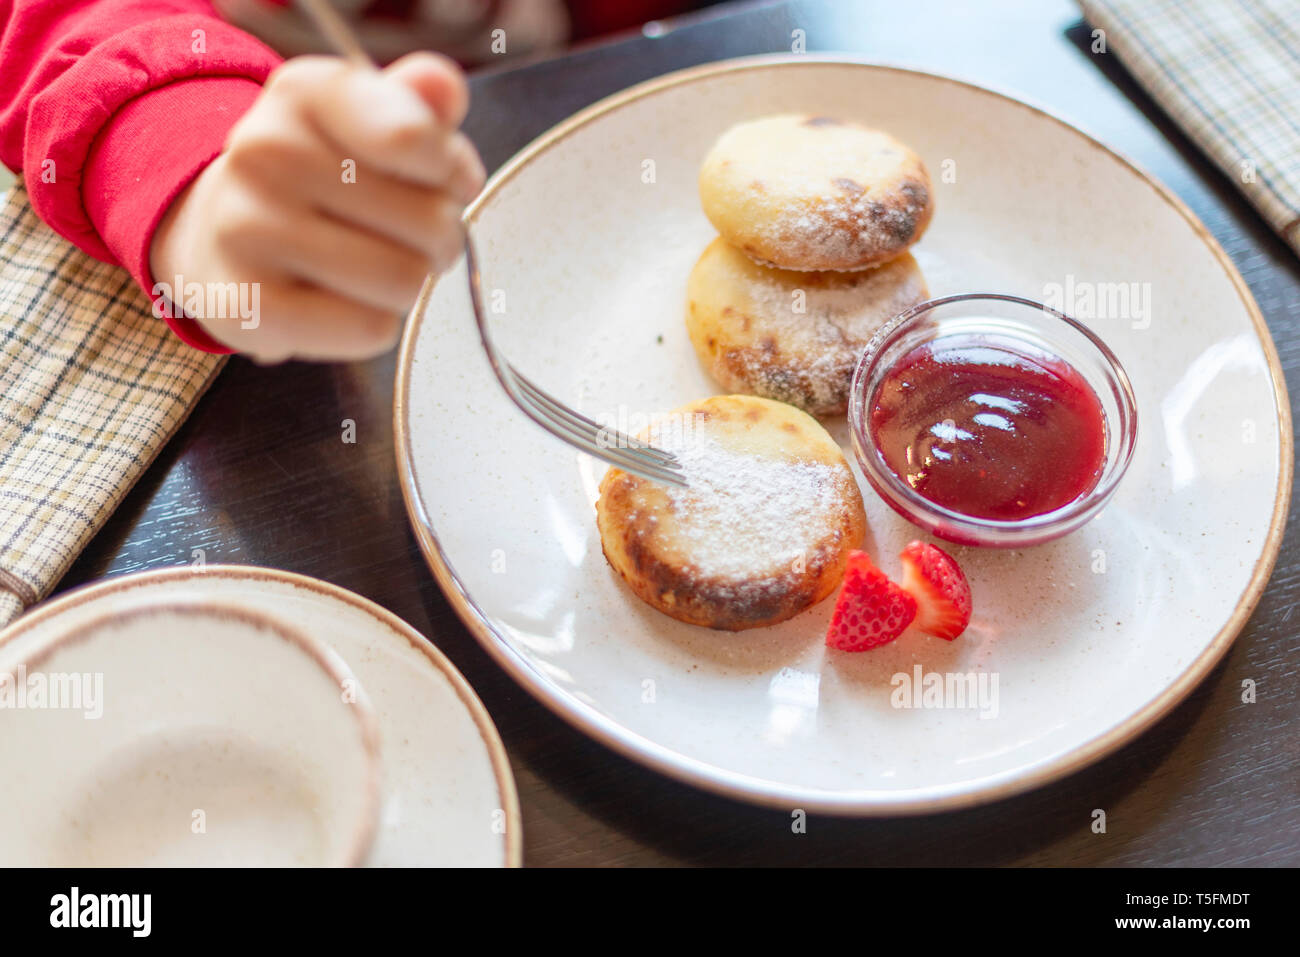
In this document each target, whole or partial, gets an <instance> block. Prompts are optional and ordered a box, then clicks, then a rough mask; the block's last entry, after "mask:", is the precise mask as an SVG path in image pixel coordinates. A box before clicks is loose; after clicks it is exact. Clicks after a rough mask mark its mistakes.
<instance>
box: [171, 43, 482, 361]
mask: <svg viewBox="0 0 1300 957" xmlns="http://www.w3.org/2000/svg"><path fill="white" fill-rule="evenodd" d="M467 105H468V92H467V90H466V87H465V81H464V78H463V77H462V75H461V73H460V71H459V70H458V69H457V68H456V67H455V66H454V65H453V64H452V63H451V62H450V61H449V60H445V59H444V58H442V57H438V56H435V55H433V54H424V53H421V54H413V55H411V56H408V57H404V58H403V59H401V60H398V61H397V62H396V63H394V64H393V65H392V66H390V67H388V68H387V69H386V70H384V71H383V72H382V73H380V72H375V71H374V70H367V69H364V68H360V67H355V66H351V65H349V64H347V63H345V62H344V61H342V60H338V59H333V58H328V57H300V58H297V59H294V60H290V61H288V62H287V63H285V64H284V65H283V66H282V67H280V68H279V69H278V70H276V71H275V72H274V73H273V74H272V75H271V77H270V79H269V80H268V81H267V84H266V87H265V89H264V90H263V91H262V93H261V95H260V96H259V97H258V99H257V102H256V103H254V105H253V107H252V109H250V110H249V111H248V113H247V114H246V115H245V116H244V117H243V118H242V119H241V120H240V121H239V122H238V123H237V124H236V125H235V127H234V128H233V129H232V130H231V133H230V137H229V139H228V140H227V143H226V148H225V151H224V152H223V153H222V154H221V155H220V156H218V157H217V158H216V159H215V160H214V161H213V162H212V164H211V165H210V166H208V168H207V169H205V170H204V171H203V172H202V173H201V174H200V175H199V176H198V177H197V178H196V179H195V180H194V182H193V183H192V184H191V185H190V187H189V188H188V189H187V190H186V191H185V192H184V193H182V194H181V196H180V197H179V198H178V199H177V201H176V202H175V203H173V204H172V206H171V208H170V209H169V210H168V212H167V214H166V216H165V217H164V219H163V221H162V223H161V225H160V226H159V228H158V231H157V232H156V233H155V234H154V238H153V245H152V247H151V256H150V264H151V267H152V270H153V274H154V278H155V279H156V280H157V281H158V282H160V283H173V282H174V277H176V276H183V277H184V281H185V283H186V285H188V284H189V283H191V282H198V283H203V284H209V283H214V284H215V283H220V284H225V283H231V282H235V283H258V284H260V285H259V287H258V290H257V293H258V297H257V301H258V303H259V305H260V310H259V311H260V314H259V315H258V316H257V317H255V319H241V317H240V315H239V310H238V309H227V310H225V311H226V312H227V313H228V314H229V315H228V317H227V318H222V317H215V316H202V317H200V316H197V315H195V316H194V318H195V319H196V320H197V321H198V323H199V324H200V325H201V326H202V327H203V329H204V330H206V331H207V333H208V334H209V335H211V336H212V337H213V338H215V339H216V340H217V341H219V342H221V343H223V344H224V345H226V346H228V347H230V348H232V349H236V350H238V351H240V352H244V353H247V354H248V355H251V356H252V357H254V358H256V359H259V360H261V361H267V362H275V361H279V360H283V359H288V358H291V357H292V358H302V359H361V358H367V357H369V356H374V355H377V354H379V353H381V352H384V351H386V350H387V349H389V348H391V347H392V346H393V344H394V343H395V342H396V341H397V338H398V335H399V334H400V332H401V325H402V319H403V317H404V314H405V313H406V311H407V310H408V309H409V308H410V307H411V305H412V304H413V303H414V302H415V299H416V296H417V295H418V294H419V290H420V286H421V284H422V283H423V281H424V278H425V275H426V274H427V273H429V272H439V271H441V270H443V269H446V268H447V267H448V266H449V265H451V263H453V262H454V261H455V259H456V257H457V256H458V255H459V252H460V248H461V234H460V226H459V222H458V221H459V219H460V214H461V209H462V207H463V206H464V204H466V203H468V202H469V201H470V200H471V199H472V198H473V197H474V195H475V194H476V193H477V192H478V191H479V189H480V188H481V187H482V185H483V166H482V164H481V163H480V162H479V158H478V154H477V153H476V152H475V151H474V147H473V145H472V144H471V143H470V141H469V140H468V139H467V138H466V137H465V135H464V134H463V133H460V132H456V128H457V127H458V126H459V125H460V122H461V120H462V119H464V116H465V110H466V108H467ZM176 298H179V296H177V297H176ZM250 300H251V295H249V294H246V295H245V300H244V301H245V302H248V301H250ZM190 312H191V314H193V310H191V311H190Z"/></svg>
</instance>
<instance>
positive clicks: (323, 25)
mask: <svg viewBox="0 0 1300 957" xmlns="http://www.w3.org/2000/svg"><path fill="white" fill-rule="evenodd" d="M298 5H299V6H300V7H301V8H302V10H303V12H304V13H305V14H306V15H307V17H308V19H310V20H311V21H312V23H314V24H315V26H316V29H317V30H319V31H320V33H321V35H322V36H323V37H324V38H325V39H326V40H328V41H329V43H330V45H331V46H333V47H334V49H335V50H337V51H338V52H339V53H340V54H341V55H342V56H344V57H345V58H347V59H348V60H350V61H352V62H353V63H355V64H357V65H359V66H366V67H369V68H371V69H378V66H377V64H376V63H375V62H374V60H372V59H371V57H370V54H368V53H367V52H366V50H365V48H364V47H363V46H362V45H361V41H360V40H358V39H357V35H356V34H355V33H354V32H353V31H352V28H351V27H350V26H348V24H347V21H346V20H344V19H343V17H341V16H340V15H339V13H338V11H337V10H335V9H334V7H333V6H331V5H330V3H329V0H298ZM461 230H462V232H463V234H464V240H465V269H466V272H467V273H468V274H469V293H470V301H471V303H472V304H473V306H474V320H475V322H476V323H477V324H478V332H479V338H480V339H481V340H482V341H483V351H484V352H486V353H487V358H488V364H489V365H491V366H492V372H493V374H495V375H496V377H497V381H498V382H500V383H501V387H502V388H503V389H505V391H506V395H508V396H509V397H510V401H511V402H513V403H514V404H515V405H516V406H518V407H519V410H520V411H521V412H523V413H524V415H526V416H528V418H530V419H532V420H533V421H534V422H536V423H537V424H538V425H540V426H541V427H542V428H544V429H545V430H546V431H547V432H550V433H551V435H553V436H555V437H556V438H558V439H560V440H562V441H564V442H567V443H568V444H569V445H571V446H573V447H574V448H576V449H578V450H580V451H582V452H586V453H587V454H589V455H594V456H595V457H596V458H598V459H601V460H603V461H605V462H608V463H609V464H610V465H614V466H617V467H618V468H620V469H623V470H624V471H626V472H633V473H635V474H637V475H641V476H643V477H645V478H648V479H650V480H652V481H655V482H662V483H665V484H668V485H678V486H685V485H686V481H685V479H684V478H683V477H682V473H681V466H680V464H679V463H678V461H677V458H676V457H675V456H674V455H672V453H670V452H665V451H663V450H662V449H657V448H655V447H654V446H652V445H649V444H647V443H645V442H642V441H641V440H640V439H637V438H634V437H633V436H630V435H626V434H624V433H622V432H619V431H618V430H616V429H611V428H608V427H606V426H602V425H600V424H599V423H597V422H595V421H593V420H591V419H589V418H588V417H587V416H585V415H583V414H581V413H580V412H576V411H574V410H573V409H571V408H569V407H568V406H567V405H565V404H564V403H563V402H561V401H559V400H558V399H556V398H554V397H553V396H551V395H550V394H549V393H547V392H546V391H544V390H543V389H541V388H540V387H539V386H537V385H534V384H533V383H532V382H530V381H529V380H528V379H527V378H526V377H525V376H524V375H523V374H521V373H520V372H519V371H518V370H516V369H515V368H514V366H512V365H511V364H510V363H509V362H507V361H506V358H505V356H504V355H502V353H501V351H500V350H499V349H497V347H496V345H495V344H494V343H493V342H492V337H491V335H490V334H489V332H488V321H487V311H486V310H485V309H484V308H483V298H482V280H481V278H480V275H479V268H478V256H477V254H476V253H475V250H474V241H473V240H472V239H471V238H470V234H469V227H468V226H467V225H466V224H465V223H464V222H462V223H461Z"/></svg>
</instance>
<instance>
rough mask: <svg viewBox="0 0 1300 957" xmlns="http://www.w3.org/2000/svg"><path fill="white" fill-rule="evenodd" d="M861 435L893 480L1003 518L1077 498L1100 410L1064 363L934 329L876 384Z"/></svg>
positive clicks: (1099, 451) (1094, 457)
mask: <svg viewBox="0 0 1300 957" xmlns="http://www.w3.org/2000/svg"><path fill="white" fill-rule="evenodd" d="M870 423H871V438H872V441H874V442H875V445H876V448H877V449H879V450H880V453H881V455H882V456H883V457H884V460H885V463H886V464H887V465H888V466H889V467H890V468H891V469H892V470H893V471H894V473H895V474H897V475H898V476H899V477H900V478H902V479H903V481H905V482H907V483H908V484H909V485H910V486H912V488H913V489H914V490H915V491H916V492H917V493H919V494H920V495H922V496H924V497H925V498H927V499H929V500H930V501H932V502H934V503H935V504H937V505H942V506H943V507H945V508H948V509H951V510H952V511H954V512H960V513H962V514H964V515H971V516H975V517H977V518H987V519H996V520H1001V521H1015V520H1017V519H1023V518H1029V517H1030V516H1033V515H1042V514H1044V513H1045V512H1050V511H1053V510H1054V509H1057V508H1060V507H1061V506H1063V505H1068V504H1069V503H1070V502H1072V501H1074V500H1075V499H1077V498H1079V497H1080V496H1082V495H1086V494H1087V493H1088V492H1090V491H1092V489H1093V488H1094V487H1095V486H1096V484H1097V481H1098V479H1099V478H1100V477H1101V471H1102V466H1103V465H1104V464H1105V460H1106V417H1105V413H1104V412H1103V410H1102V407H1101V401H1100V400H1099V399H1098V398H1097V394H1096V393H1095V392H1094V391H1093V389H1092V387H1091V386H1090V385H1089V384H1088V383H1087V381H1086V380H1085V379H1084V378H1083V376H1082V375H1080V374H1079V372H1078V370H1076V369H1075V368H1074V367H1073V366H1071V365H1070V364H1069V363H1068V362H1066V361H1065V360H1064V359H1062V358H1060V357H1059V356H1055V355H1051V354H1050V353H1046V352H1042V351H1040V350H1037V349H1035V348H1034V347H1033V346H1031V345H1029V344H1028V343H1025V342H1021V341H1019V340H1017V339H1012V338H1009V337H1008V338H1004V337H1000V336H987V335H973V334H971V335H950V336H941V337H939V338H938V339H935V340H934V341H932V342H928V343H926V344H924V345H921V346H918V347H917V348H915V349H913V350H912V351H911V352H909V353H908V354H907V355H905V356H903V358H902V359H900V360H899V361H898V363H897V364H896V365H895V366H894V367H893V368H892V369H891V370H890V371H889V373H888V374H887V375H886V376H885V378H884V379H883V380H882V381H881V383H880V385H879V387H878V388H877V391H876V396H875V402H874V404H873V405H872V408H871V414H870Z"/></svg>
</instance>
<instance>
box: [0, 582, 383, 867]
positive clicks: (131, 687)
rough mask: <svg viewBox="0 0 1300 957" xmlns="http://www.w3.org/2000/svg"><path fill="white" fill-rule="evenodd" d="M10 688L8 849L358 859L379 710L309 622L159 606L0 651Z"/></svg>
mask: <svg viewBox="0 0 1300 957" xmlns="http://www.w3.org/2000/svg"><path fill="white" fill-rule="evenodd" d="M6 682H7V685H8V687H3V685H4V683H6ZM0 688H2V690H3V692H4V693H3V694H0V767H3V768H4V769H5V777H6V780H5V786H4V799H3V801H0V805H2V806H3V809H4V813H3V814H0V863H3V864H5V865H11V866H12V865H25V866H92V867H93V866H205V867H212V866H249V865H253V866H313V865H315V866H326V865H337V866H344V865H356V864H360V863H362V862H363V861H364V859H365V856H366V854H367V851H368V849H369V846H370V842H371V840H372V839H373V835H374V832H375V826H376V823H377V816H378V807H379V783H378V782H379V736H378V731H377V724H376V721H375V718H374V715H373V714H372V712H371V710H370V708H369V706H368V704H367V703H366V700H365V698H364V695H363V694H362V692H361V689H360V686H359V684H358V682H357V679H356V678H355V677H354V676H353V675H352V672H351V671H350V670H349V669H348V667H347V665H346V664H344V663H343V661H342V660H341V659H340V658H339V657H338V655H337V654H335V653H334V652H332V651H330V650H329V649H327V648H326V647H325V646H324V645H322V644H321V643H319V642H317V641H316V640H314V639H312V638H310V637H309V636H307V635H306V634H303V633H301V632H299V631H296V630H294V629H291V628H288V627H285V626H284V625H282V624H280V623H278V622H276V621H273V620H271V619H270V618H268V617H266V616H263V615H260V614H258V613H256V612H253V611H249V610H246V609H243V608H236V607H233V606H224V605H219V604H203V603H175V604H166V605H158V606H154V607H149V608H142V609H136V610H133V611H129V612H126V613H124V614H119V615H114V616H110V617H104V618H99V619H96V620H94V621H91V622H89V623H88V624H85V625H83V626H80V627H77V628H74V629H70V630H66V631H63V632H61V633H59V634H57V635H55V636H54V637H52V638H50V639H49V640H47V641H46V642H44V643H43V644H42V645H41V646H39V647H37V648H30V647H29V648H27V649H26V650H25V652H24V653H23V654H22V655H21V656H17V657H16V658H10V659H9V660H6V661H0ZM42 688H43V689H44V692H45V693H44V696H43V697H40V696H39V691H40V689H42Z"/></svg>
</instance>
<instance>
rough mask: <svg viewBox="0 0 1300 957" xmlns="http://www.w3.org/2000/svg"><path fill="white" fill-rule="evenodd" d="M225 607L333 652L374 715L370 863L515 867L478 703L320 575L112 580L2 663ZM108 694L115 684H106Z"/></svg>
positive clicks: (494, 756) (46, 607)
mask: <svg viewBox="0 0 1300 957" xmlns="http://www.w3.org/2000/svg"><path fill="white" fill-rule="evenodd" d="M187 602H200V603H203V604H217V605H233V606H236V607H239V608H244V609H249V610H251V611H253V612H255V613H260V614H261V615H263V616H265V617H267V618H271V619H274V620H277V621H281V622H283V623H285V624H286V625H289V626H291V627H293V628H295V629H296V630H298V631H301V632H303V633H305V634H309V635H310V636H311V637H312V638H314V639H316V640H317V641H319V642H321V643H322V644H324V645H326V646H328V647H330V648H332V649H333V650H334V651H335V652H337V653H338V655H339V656H340V657H341V658H342V659H343V660H344V661H345V662H346V663H347V665H348V666H349V667H350V669H351V671H352V673H353V674H354V675H356V677H357V680H358V682H359V683H360V685H361V687H362V689H363V692H364V694H365V696H366V697H367V698H368V699H369V702H370V705H371V708H372V709H373V711H374V714H375V717H376V718H377V720H378V729H379V739H380V740H379V752H380V761H381V764H382V775H381V782H380V797H381V802H382V803H381V806H380V811H379V822H378V830H377V831H376V833H375V838H374V842H373V844H372V845H371V848H370V852H369V854H368V856H367V858H366V864H367V866H370V867H407V866H410V867H441V866H449V867H502V866H515V867H517V866H519V864H520V861H521V854H522V846H523V845H522V831H521V828H520V821H519V805H518V800H517V798H516V795H515V784H514V778H513V776H512V775H511V772H510V763H509V761H508V759H507V758H506V754H505V749H504V747H503V746H502V744H501V739H500V738H499V737H498V736H497V732H496V728H495V727H494V726H493V724H492V720H491V718H489V717H488V714H487V712H486V711H485V710H484V708H483V705H482V703H481V702H480V701H479V700H478V698H477V696H475V694H474V692H473V690H472V689H471V688H470V687H469V685H468V684H467V683H466V681H465V679H464V678H463V677H461V675H460V672H458V671H457V670H456V669H455V667H454V666H453V665H452V664H451V662H450V661H448V660H447V659H446V657H445V656H444V655H443V654H442V653H441V652H440V651H438V649H437V648H435V647H433V645H431V644H429V642H428V641H427V640H425V639H424V637H423V636H421V635H420V633H419V632H417V631H416V630H415V629H413V628H412V627H411V626H410V625H408V624H406V623H405V622H404V621H402V620H401V619H400V618H398V617H397V616H395V615H393V614H392V613H391V612H388V611H386V610H384V609H383V608H381V607H379V606H378V605H376V604H375V603H374V602H371V601H368V600H367V599H365V598H362V597H361V596H359V595H356V594H354V593H352V592H349V591H346V590H345V589H342V588H339V587H337V586H335V585H330V584H328V583H327V582H323V581H319V580H318V579H314V578H308V577H306V576H303V575H295V574H292V573H290V572H282V571H278V570H275V569H269V568H257V567H253V566H246V565H209V566H207V567H206V568H203V569H199V568H191V567H179V568H167V569H161V570H158V571H150V572H141V573H137V574H132V575H123V576H121V577H119V578H110V579H108V580H106V581H103V582H99V583H96V584H93V585H89V586H86V587H83V588H79V589H76V590H75V591H71V592H68V593H67V594H65V595H61V596H59V597H58V598H56V599H53V600H52V601H49V602H46V603H45V604H43V605H41V606H38V607H37V608H34V609H33V610H32V611H30V612H28V613H27V614H25V615H23V616H22V617H21V618H19V619H18V620H17V621H15V622H14V623H13V624H12V625H10V626H9V627H8V628H6V629H5V630H4V631H3V632H0V662H3V661H8V660H19V658H20V657H21V656H22V655H23V654H24V649H26V648H29V647H36V646H39V645H40V644H42V643H43V642H44V641H45V640H46V639H47V638H49V637H51V636H53V635H57V634H60V633H63V632H66V631H68V630H71V629H75V628H77V627H79V626H81V625H83V624H84V623H86V622H89V621H94V620H96V619H100V618H104V617H106V616H114V615H119V614H121V613H123V612H125V611H129V610H132V609H137V608H147V607H157V606H159V605H160V604H173V603H187ZM109 690H111V689H109Z"/></svg>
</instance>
